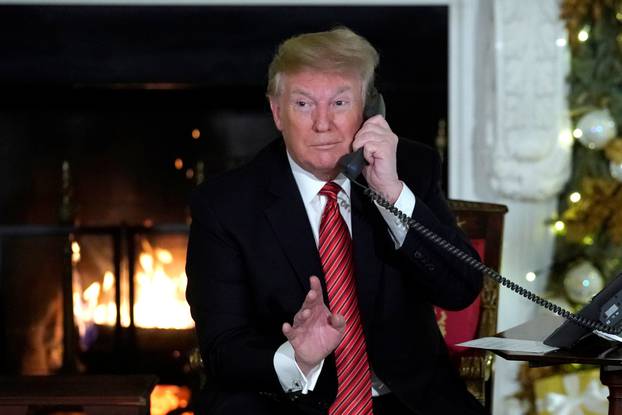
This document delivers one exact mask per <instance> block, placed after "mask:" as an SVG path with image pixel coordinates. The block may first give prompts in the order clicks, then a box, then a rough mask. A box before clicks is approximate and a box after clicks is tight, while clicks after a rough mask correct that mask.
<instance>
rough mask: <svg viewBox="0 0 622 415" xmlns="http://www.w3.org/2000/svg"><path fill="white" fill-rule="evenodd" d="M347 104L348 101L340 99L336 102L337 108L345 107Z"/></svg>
mask: <svg viewBox="0 0 622 415" xmlns="http://www.w3.org/2000/svg"><path fill="white" fill-rule="evenodd" d="M347 103H348V101H346V100H343V99H338V100H337V101H335V106H336V107H343V106H344V105H346V104H347Z"/></svg>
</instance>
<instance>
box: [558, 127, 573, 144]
mask: <svg viewBox="0 0 622 415" xmlns="http://www.w3.org/2000/svg"><path fill="white" fill-rule="evenodd" d="M558 140H559V143H560V144H561V145H562V146H563V147H566V148H571V147H572V145H573V144H574V138H573V137H572V133H571V132H570V130H562V131H561V132H560V133H559V137H558Z"/></svg>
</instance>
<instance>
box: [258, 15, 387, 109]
mask: <svg viewBox="0 0 622 415" xmlns="http://www.w3.org/2000/svg"><path fill="white" fill-rule="evenodd" d="M378 60H379V59H378V52H376V49H374V47H373V46H372V45H371V44H370V43H369V42H368V41H367V39H365V38H364V37H362V36H359V35H357V34H356V33H354V32H353V31H352V30H350V29H348V28H347V27H343V26H342V27H337V28H334V29H332V30H329V31H325V32H316V33H304V34H301V35H298V36H294V37H291V38H289V39H287V40H285V41H284V42H283V43H281V45H280V46H279V48H278V50H277V52H276V54H275V55H274V58H273V59H272V62H271V63H270V67H269V68H268V88H267V95H268V96H271V97H275V96H278V95H279V93H280V92H281V90H280V82H281V77H282V74H288V73H289V74H292V73H296V72H300V71H303V70H308V69H311V70H317V71H322V72H337V73H351V72H354V73H356V74H358V75H359V76H360V78H361V81H362V84H363V91H362V92H363V97H365V96H366V93H367V91H368V90H369V89H370V88H372V87H373V83H374V71H375V69H376V66H377V65H378Z"/></svg>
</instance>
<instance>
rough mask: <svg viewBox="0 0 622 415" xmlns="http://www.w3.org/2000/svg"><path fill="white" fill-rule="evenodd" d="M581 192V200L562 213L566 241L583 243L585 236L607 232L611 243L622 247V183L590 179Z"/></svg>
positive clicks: (585, 181) (584, 181)
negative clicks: (621, 207)
mask: <svg viewBox="0 0 622 415" xmlns="http://www.w3.org/2000/svg"><path fill="white" fill-rule="evenodd" d="M580 193H581V196H582V197H581V200H580V201H579V202H578V203H574V204H572V205H571V206H569V207H568V209H566V210H565V211H564V212H563V213H562V220H563V221H564V223H565V225H566V238H567V239H568V240H569V241H571V242H575V243H582V242H583V240H584V238H585V236H586V235H598V234H600V233H602V232H607V234H608V236H609V238H610V239H611V242H612V243H614V244H622V209H620V206H622V183H619V182H616V181H614V180H609V179H601V178H590V177H588V178H585V179H583V181H582V183H581V191H580Z"/></svg>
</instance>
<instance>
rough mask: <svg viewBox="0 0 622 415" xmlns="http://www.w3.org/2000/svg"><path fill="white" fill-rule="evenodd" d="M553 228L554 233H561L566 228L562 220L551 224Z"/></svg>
mask: <svg viewBox="0 0 622 415" xmlns="http://www.w3.org/2000/svg"><path fill="white" fill-rule="evenodd" d="M553 229H554V230H555V232H556V233H562V232H563V231H564V229H566V224H565V223H564V222H563V221H561V220H558V221H556V222H555V223H554V224H553Z"/></svg>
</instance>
